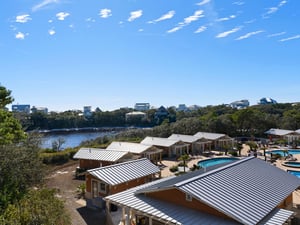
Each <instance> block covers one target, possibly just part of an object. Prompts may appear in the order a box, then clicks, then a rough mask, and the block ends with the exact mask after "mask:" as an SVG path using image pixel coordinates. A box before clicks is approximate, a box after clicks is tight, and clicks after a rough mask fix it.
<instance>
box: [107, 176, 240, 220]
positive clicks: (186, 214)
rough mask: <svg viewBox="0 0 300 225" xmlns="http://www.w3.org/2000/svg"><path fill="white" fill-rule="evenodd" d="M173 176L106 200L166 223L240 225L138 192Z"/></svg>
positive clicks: (111, 196)
mask: <svg viewBox="0 0 300 225" xmlns="http://www.w3.org/2000/svg"><path fill="white" fill-rule="evenodd" d="M169 179H173V177H167V178H164V179H160V180H156V181H154V182H151V183H147V184H144V185H141V186H138V187H135V188H131V189H128V190H126V191H123V192H120V193H117V194H114V195H110V196H107V197H105V198H104V199H105V200H109V201H111V202H112V203H113V204H116V205H119V206H127V207H130V208H132V209H134V210H135V211H137V212H138V213H141V214H144V215H147V216H149V217H150V216H155V219H159V220H160V221H161V222H162V223H165V224H167V223H168V224H178V225H179V224H180V225H181V224H182V225H195V224H201V225H238V224H240V223H238V222H235V221H233V220H226V219H224V218H219V217H216V216H213V215H210V214H207V213H202V212H200V211H197V210H193V209H189V208H186V207H182V206H179V205H176V204H171V203H168V202H164V201H160V200H158V199H154V198H149V197H147V196H145V195H143V194H136V191H138V190H139V189H141V188H147V186H149V185H157V184H158V183H160V182H166V181H167V180H169Z"/></svg>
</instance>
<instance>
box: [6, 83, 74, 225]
mask: <svg viewBox="0 0 300 225" xmlns="http://www.w3.org/2000/svg"><path fill="white" fill-rule="evenodd" d="M10 94H11V92H10V91H9V90H7V89H6V88H5V87H2V86H0V224H17V225H18V224H20V225H23V224H24V225H25V224H45V225H48V224H49V225H50V224H59V225H66V224H70V223H69V219H68V216H67V215H66V214H65V213H64V210H63V202H61V200H59V199H57V198H56V197H55V193H54V191H53V190H47V189H43V188H42V185H41V184H42V181H43V179H44V175H45V171H44V169H43V168H44V166H43V163H42V161H41V159H40V157H39V151H40V149H39V144H40V138H39V136H37V135H34V134H30V135H26V134H25V132H24V130H23V129H22V126H21V124H20V122H19V121H18V119H17V118H15V117H14V115H13V114H12V113H11V112H8V111H7V110H6V108H5V106H6V104H10V103H11V102H12V101H13V98H12V97H11V96H10Z"/></svg>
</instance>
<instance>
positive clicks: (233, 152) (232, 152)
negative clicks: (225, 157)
mask: <svg viewBox="0 0 300 225" xmlns="http://www.w3.org/2000/svg"><path fill="white" fill-rule="evenodd" d="M229 154H230V155H232V156H234V157H237V156H238V153H237V152H236V151H231V152H229Z"/></svg>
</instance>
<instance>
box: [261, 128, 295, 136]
mask: <svg viewBox="0 0 300 225" xmlns="http://www.w3.org/2000/svg"><path fill="white" fill-rule="evenodd" d="M265 133H266V134H271V135H276V136H285V135H289V134H290V135H291V134H295V133H298V131H293V130H284V129H276V128H271V129H270V130H267V131H266V132H265Z"/></svg>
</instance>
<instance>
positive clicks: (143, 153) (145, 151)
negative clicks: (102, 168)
mask: <svg viewBox="0 0 300 225" xmlns="http://www.w3.org/2000/svg"><path fill="white" fill-rule="evenodd" d="M106 149H108V150H112V151H124V152H129V153H131V154H132V155H133V156H135V158H147V159H149V160H150V161H151V162H153V163H154V164H157V163H158V162H161V158H162V151H163V150H162V149H159V148H157V147H155V146H149V145H144V144H140V143H132V142H120V141H113V142H112V143H111V144H110V145H109V146H107V148H106Z"/></svg>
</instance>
